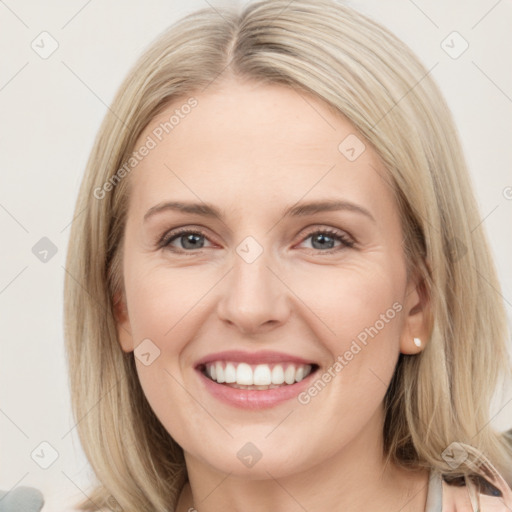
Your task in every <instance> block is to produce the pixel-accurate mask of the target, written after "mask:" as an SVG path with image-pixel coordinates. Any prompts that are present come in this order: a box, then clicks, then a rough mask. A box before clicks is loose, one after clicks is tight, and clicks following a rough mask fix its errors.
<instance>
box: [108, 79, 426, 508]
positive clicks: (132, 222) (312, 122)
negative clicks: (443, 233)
mask: <svg viewBox="0 0 512 512" xmlns="http://www.w3.org/2000/svg"><path fill="white" fill-rule="evenodd" d="M194 96H195V97H196V98H197V100H198V106H197V107H195V108H194V109H193V110H192V111H191V113H190V114H189V115H188V116H185V118H184V119H182V120H180V123H179V125H177V126H176V127H175V128H174V129H173V131H172V132H170V133H169V134H168V135H167V136H166V137H165V138H164V139H163V140H162V141H161V142H160V143H159V144H158V145H157V147H156V148H154V149H152V150H151V152H150V153H149V154H148V155H147V156H146V157H145V158H144V159H143V160H142V162H141V163H140V164H139V165H138V166H137V168H136V169H134V170H133V171H132V173H131V174H130V176H129V179H130V181H131V182H130V188H131V194H130V202H129V210H128V217H127V223H126V232H125V238H124V260H123V272H124V296H123V297H122V301H121V302H120V306H119V308H118V310H117V312H116V315H117V320H118V334H119V340H120V343H121V346H122V349H123V350H125V351H126V352H131V351H133V350H134V349H135V348H136V347H137V346H138V344H139V343H141V341H142V340H144V339H146V338H149V339H150V340H152V342H153V343H154V344H155V345H156V346H157V347H158V349H159V350H160V356H159V357H158V358H156V359H155V360H154V361H153V362H152V364H150V365H148V366H146V365H144V364H142V363H141V362H140V361H139V360H138V359H136V362H137V371H138V375H139V379H140V382H141V385H142V387H143V389H144V392H145V394H146V397H147V399H148V401H149V403H150V404H151V406H152V408H153V410H154V412H155V413H156V415H157V416H158V418H159V419H160V421H161V422H162V424H163V425H164V426H165V428H166V429H167V431H168V432H169V433H170V435H171V436H172V437H173V438H174V439H175V440H176V441H177V442H178V443H179V444H180V446H182V448H183V450H184V453H185V459H186V464H187V470H188V474H189V483H187V484H186V486H185V488H184V489H183V492H182V494H181V498H180V502H179V505H178V510H179V511H185V510H188V508H189V507H192V506H195V507H196V508H197V509H198V510H199V511H200V512H209V511H216V510H247V507H248V504H250V509H251V510H252V511H263V510H270V509H272V510H275V511H283V512H285V511H295V510H303V509H306V510H308V511H320V510H322V511H323V510H344V511H356V510H357V511H360V510H370V509H374V510H375V508H378V510H380V511H393V512H396V511H398V510H402V511H412V510H414V511H420V510H424V507H425V500H426V492H427V489H426V486H427V483H428V473H427V472H425V471H419V472H411V471H407V472H406V471H404V470H401V469H398V468H397V467H395V466H393V465H388V466H384V461H383V455H382V428H383V421H384V414H383V409H382V402H383V398H384V395H385V392H386V389H387V387H388V385H389V382H390V380H391V377H392V374H393V370H394V367H395V364H396V361H397V358H398V356H399V353H400V352H402V353H407V354H414V353H417V352H419V351H420V350H422V349H423V348H424V345H425V343H423V345H422V347H420V348H418V347H416V346H415V345H414V343H413V337H419V338H422V339H423V340H425V339H426V338H427V327H426V314H425V310H426V305H425V304H424V299H422V294H421V293H420V292H419V288H418V283H417V280H415V279H414V278H413V276H409V275H408V273H407V272H406V262H405V259H404V253H403V245H402V242H403V237H402V228H401V220H400V216H399V213H398V209H397V207H396V204H395V202H394V200H393V196H392V191H391V189H390V187H389V184H388V180H387V179H386V173H385V171H384V169H383V167H382V164H381V162H380V161H379V158H378V156H377V155H376V153H375V152H374V151H373V150H372V149H371V148H370V147H369V146H368V145H366V150H365V151H364V152H363V153H362V154H361V155H360V156H359V157H358V158H357V159H356V160H355V161H352V162H351V161H349V160H348V159H347V158H346V157H345V156H344V155H343V154H342V153H341V152H340V151H339V150H338V145H339V144H340V142H341V141H342V140H343V139H345V137H346V136H347V135H349V134H354V133H356V130H355V128H354V127H353V126H352V125H351V124H350V122H348V121H347V120H346V119H345V118H344V117H342V116H341V115H338V114H335V113H333V112H332V110H330V109H329V108H328V107H327V106H326V105H325V104H324V103H323V102H322V101H321V100H319V99H317V98H316V97H314V96H312V95H308V94H306V93H301V94H300V95H299V94H298V93H297V92H294V91H293V90H291V89H289V88H287V87H285V86H281V85H264V86H263V85H261V84H255V83H252V82H243V81H240V80H239V79H237V80H235V79H227V80H224V81H223V82H222V83H221V84H217V85H216V87H215V89H213V88H210V89H209V90H208V91H206V92H205V93H202V94H200V93H198V94H196V95H194ZM305 100H307V101H305ZM183 103H184V101H176V102H175V103H173V104H172V105H170V106H169V108H168V109H167V110H166V111H165V112H163V113H162V114H161V115H159V116H158V117H157V118H156V119H154V120H153V121H152V122H151V123H150V124H149V126H148V127H147V129H146V131H145V132H144V133H143V134H142V135H141V137H140V143H141V144H142V142H143V141H144V140H145V139H146V137H147V136H148V135H150V134H151V133H152V130H153V129H154V128H155V127H157V126H158V125H159V124H160V123H161V122H162V121H164V120H167V119H169V116H170V115H171V114H172V112H173V111H174V110H175V109H176V108H177V107H179V106H180V105H182V104H183ZM136 147H138V145H137V146H136ZM332 198H336V199H343V200H346V201H350V202H351V203H355V204H357V205H359V206H361V207H362V208H364V209H366V210H367V211H368V212H369V213H370V214H371V216H372V217H373V220H372V219H370V218H369V217H367V216H365V215H363V214H361V213H359V212H356V211H349V210H343V211H331V212H321V213H315V214H311V215H308V216H305V217H296V218H292V217H290V218H288V217H284V216H283V214H282V212H283V210H284V209H286V208H287V207H290V206H293V205H295V204H296V203H297V201H301V202H307V201H313V200H324V199H332ZM171 200H173V201H174V200H175V201H192V202H198V203H201V202H206V203H211V204H213V205H215V206H216V207H217V208H219V209H221V210H222V211H223V212H224V215H225V216H224V218H223V219H222V220H218V219H214V218H207V217H202V216H200V215H197V214H188V213H182V212H177V211H170V210H167V211H164V212H160V213H158V214H155V215H153V216H150V218H149V219H148V220H147V221H144V220H143V219H144V215H145V214H146V212H147V211H148V210H149V209H150V208H152V207H154V206H155V205H159V204H161V203H164V202H166V201H171ZM178 227H190V228H191V229H192V230H194V229H196V230H197V229H198V228H201V229H202V231H203V232H204V233H205V235H206V237H205V238H202V237H200V241H201V242H203V243H204V246H203V247H202V248H199V249H194V248H192V249H190V248H187V247H189V246H186V245H185V246H184V245H183V243H186V240H185V241H184V239H183V238H176V239H174V241H172V243H171V246H170V247H167V248H165V247H163V248H162V247H158V245H157V242H158V240H159V239H160V237H162V236H163V235H164V234H166V233H169V232H171V231H172V230H175V229H176V228H178ZM322 229H331V230H332V229H334V230H335V231H336V232H341V234H343V235H344V236H346V237H348V238H349V239H350V240H351V241H353V242H354V245H353V247H349V246H344V245H343V244H341V243H340V242H339V241H335V242H334V246H332V245H330V246H328V248H327V251H328V250H329V249H330V248H332V247H334V249H335V251H336V252H331V253H330V254H327V253H326V249H322V246H319V245H313V239H314V238H315V237H312V236H311V235H313V234H314V233H315V232H318V231H321V230H322ZM247 236H252V237H253V238H254V239H255V240H256V241H257V242H258V243H259V245H260V246H261V248H262V249H263V252H262V254H261V255H260V256H259V257H258V258H257V259H256V260H255V261H254V262H252V263H247V262H246V261H245V260H244V259H243V258H241V257H240V256H239V255H238V254H237V252H236V248H237V246H238V245H239V244H240V243H241V242H242V241H243V240H244V239H245V238H246V237H247ZM319 247H320V248H319ZM172 249H174V252H173V250H172ZM336 249H337V250H336ZM180 251H181V252H180ZM186 251H188V253H186ZM396 302H398V303H399V304H400V305H401V306H402V310H401V311H400V312H399V313H398V314H397V315H396V316H395V318H394V319H393V320H391V321H389V322H388V323H386V325H385V327H384V328H383V329H381V330H380V331H379V333H378V335H376V336H375V337H374V338H372V339H370V340H369V342H368V344H367V345H366V346H365V347H364V349H362V350H361V351H360V352H359V353H358V354H357V355H356V356H355V357H354V358H353V359H352V360H351V361H350V362H349V364H347V365H346V366H345V367H344V368H343V370H342V371H341V372H339V373H338V374H337V375H336V377H335V378H334V379H332V381H331V382H330V383H329V384H328V385H327V386H326V387H325V389H323V390H322V391H321V393H319V394H318V395H317V396H316V397H314V399H312V400H311V401H310V402H309V403H308V404H307V405H301V404H300V403H299V402H298V401H297V400H295V399H292V400H288V401H286V402H284V403H282V404H280V405H278V406H276V407H272V408H269V409H263V410H261V409H260V410H245V409H244V410H242V409H239V408H236V407H232V406H230V405H228V404H224V403H221V402H219V401H218V400H217V399H215V398H213V397H212V396H211V395H210V394H209V393H208V392H207V391H205V389H204V387H203V386H202V383H201V382H200V378H199V377H198V375H197V372H196V370H195V369H194V364H195V362H197V361H198V359H200V358H201V357H204V356H206V355H208V354H211V353H214V352H218V351H223V350H232V349H240V350H245V351H248V352H254V351H257V350H272V351H280V352H285V353H288V354H293V355H296V356H300V357H303V358H305V359H308V360H311V361H315V362H316V363H317V364H318V365H319V370H318V371H319V375H321V374H322V373H323V372H325V371H326V370H327V369H328V368H329V367H330V366H331V365H332V363H333V361H334V360H336V358H337V357H338V356H339V355H342V354H344V353H345V351H346V350H348V349H349V347H350V345H351V343H352V340H354V339H355V338H356V337H357V335H358V334H359V333H360V332H361V331H363V330H364V329H365V328H366V327H369V326H372V325H374V324H375V322H376V320H378V319H379V318H380V315H381V314H383V313H385V312H386V311H387V310H388V309H389V308H390V307H391V306H392V304H393V303H396ZM247 442H251V443H253V444H254V445H255V446H256V447H257V448H258V450H259V451H260V452H261V454H262V458H261V460H260V461H258V463H256V464H255V465H254V466H253V467H252V468H248V467H246V466H245V465H244V464H242V463H241V461H240V460H239V459H238V457H237V452H238V451H239V450H240V448H241V447H242V446H244V445H245V444H246V443H247ZM376 504H378V506H377V507H376Z"/></svg>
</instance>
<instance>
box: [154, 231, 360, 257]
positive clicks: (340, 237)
mask: <svg viewBox="0 0 512 512" xmlns="http://www.w3.org/2000/svg"><path fill="white" fill-rule="evenodd" d="M318 234H322V235H328V236H329V237H332V238H334V240H336V241H339V242H341V244H342V245H341V246H339V247H335V248H333V249H326V250H325V251H324V250H320V249H315V248H311V249H310V250H312V251H315V252H318V253H323V254H332V253H335V252H338V251H341V250H343V249H350V248H352V247H354V245H355V243H354V242H353V241H352V240H351V239H350V238H349V237H348V236H346V235H345V234H343V233H342V232H341V231H336V230H334V229H329V228H325V229H316V230H315V231H311V232H310V233H308V234H307V235H306V236H305V237H304V238H303V239H302V242H304V241H305V240H307V239H308V238H310V237H311V236H313V235H318ZM184 235H199V236H202V237H204V238H206V239H208V237H207V235H206V233H204V232H203V231H202V230H200V229H190V228H182V229H178V230H177V231H171V232H168V233H165V234H164V236H163V237H162V238H161V239H160V241H159V242H158V248H159V249H168V250H170V251H172V252H175V253H178V254H186V253H189V254H190V255H194V254H197V253H198V251H200V250H202V248H201V249H198V250H194V249H191V250H184V249H177V248H176V247H171V246H170V243H171V242H174V240H176V239H179V238H180V237H182V236H184Z"/></svg>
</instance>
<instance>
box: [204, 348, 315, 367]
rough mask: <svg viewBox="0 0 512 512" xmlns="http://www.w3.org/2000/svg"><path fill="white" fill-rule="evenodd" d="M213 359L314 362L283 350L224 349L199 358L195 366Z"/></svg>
mask: <svg viewBox="0 0 512 512" xmlns="http://www.w3.org/2000/svg"><path fill="white" fill-rule="evenodd" d="M215 361H232V362H235V363H249V364H272V363H296V364H315V363H314V362H313V361H310V360H307V359H304V358H302V357H298V356H293V355H291V354H285V353H284V352H274V351H270V350H260V351H258V352H244V351H243V350H226V351H223V352H216V353H214V354H209V355H207V356H205V357H203V358H201V359H200V360H199V361H197V363H196V367H199V366H203V365H205V364H207V363H212V362H215Z"/></svg>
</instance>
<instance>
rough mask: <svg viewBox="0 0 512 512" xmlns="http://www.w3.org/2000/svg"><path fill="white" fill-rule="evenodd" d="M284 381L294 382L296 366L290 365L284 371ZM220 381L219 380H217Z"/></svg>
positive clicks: (287, 382)
mask: <svg viewBox="0 0 512 512" xmlns="http://www.w3.org/2000/svg"><path fill="white" fill-rule="evenodd" d="M284 381H285V382H286V384H293V383H294V382H295V367H294V366H292V365H290V366H288V368H286V371H285V372H284ZM217 382H218V381H217Z"/></svg>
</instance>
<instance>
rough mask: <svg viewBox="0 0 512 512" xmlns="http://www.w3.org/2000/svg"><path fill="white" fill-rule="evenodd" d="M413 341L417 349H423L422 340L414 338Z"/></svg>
mask: <svg viewBox="0 0 512 512" xmlns="http://www.w3.org/2000/svg"><path fill="white" fill-rule="evenodd" d="M413 341H414V344H415V345H416V346H417V347H421V340H420V339H419V338H413Z"/></svg>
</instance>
